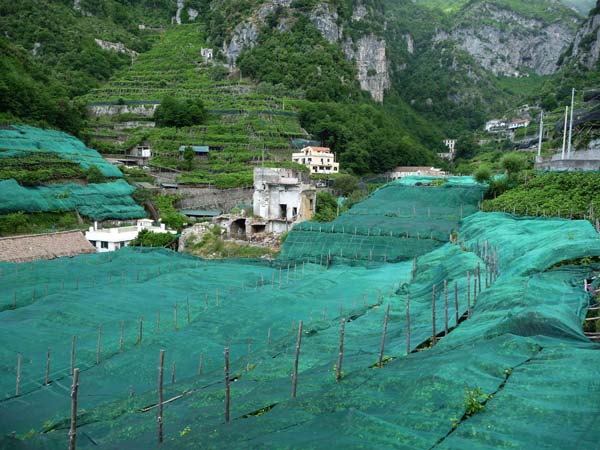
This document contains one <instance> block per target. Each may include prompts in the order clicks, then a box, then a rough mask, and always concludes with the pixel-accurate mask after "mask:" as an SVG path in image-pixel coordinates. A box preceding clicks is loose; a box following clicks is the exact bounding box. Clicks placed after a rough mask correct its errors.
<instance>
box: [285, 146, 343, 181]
mask: <svg viewBox="0 0 600 450" xmlns="http://www.w3.org/2000/svg"><path fill="white" fill-rule="evenodd" d="M292 161H293V162H295V163H298V164H303V165H305V166H306V167H308V168H309V169H310V173H325V174H330V173H339V170H340V163H338V162H335V155H334V154H333V152H332V151H331V150H330V149H329V148H328V147H304V148H303V149H302V150H300V151H299V152H298V153H292Z"/></svg>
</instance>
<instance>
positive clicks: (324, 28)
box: [308, 3, 343, 43]
mask: <svg viewBox="0 0 600 450" xmlns="http://www.w3.org/2000/svg"><path fill="white" fill-rule="evenodd" d="M308 18H309V19H310V21H311V22H312V23H313V25H314V26H315V27H316V28H317V30H319V31H320V32H321V34H322V35H323V37H324V38H325V39H327V40H328V41H329V42H331V43H334V42H339V40H340V39H341V38H342V32H343V28H342V26H341V25H338V21H339V17H338V13H337V11H336V10H335V9H333V10H332V8H331V7H330V6H329V4H328V3H319V4H317V5H316V6H315V7H314V8H313V10H312V11H311V12H310V13H309V14H308Z"/></svg>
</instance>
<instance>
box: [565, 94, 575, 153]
mask: <svg viewBox="0 0 600 450" xmlns="http://www.w3.org/2000/svg"><path fill="white" fill-rule="evenodd" d="M574 104H575V88H573V90H572V91H571V122H570V123H569V147H568V150H567V159H568V158H570V157H571V148H572V145H571V139H572V137H573V107H574Z"/></svg>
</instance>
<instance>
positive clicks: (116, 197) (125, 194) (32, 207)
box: [0, 180, 146, 220]
mask: <svg viewBox="0 0 600 450" xmlns="http://www.w3.org/2000/svg"><path fill="white" fill-rule="evenodd" d="M133 191H135V188H134V187H133V186H131V185H130V184H128V183H127V182H125V181H123V180H117V181H113V182H110V183H99V184H88V185H80V184H75V183H67V184H50V185H47V186H39V187H23V186H21V185H19V184H18V183H17V182H16V181H15V180H2V181H0V194H1V195H0V214H8V213H11V212H16V211H23V212H49V211H73V210H77V211H79V212H80V213H81V214H82V215H84V216H87V217H90V218H92V219H95V220H104V219H109V218H110V219H136V218H141V217H145V216H146V212H145V211H144V209H143V208H142V207H141V206H139V205H138V204H137V203H136V202H135V201H134V200H133V198H131V194H132V193H133Z"/></svg>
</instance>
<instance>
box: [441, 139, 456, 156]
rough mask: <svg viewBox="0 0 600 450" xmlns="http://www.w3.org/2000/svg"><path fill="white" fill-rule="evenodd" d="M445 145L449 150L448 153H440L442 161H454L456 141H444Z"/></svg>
mask: <svg viewBox="0 0 600 450" xmlns="http://www.w3.org/2000/svg"><path fill="white" fill-rule="evenodd" d="M444 145H445V146H446V147H447V148H448V151H447V152H446V153H438V155H439V157H440V158H442V159H447V160H449V161H452V160H453V159H454V158H455V156H456V139H444Z"/></svg>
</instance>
